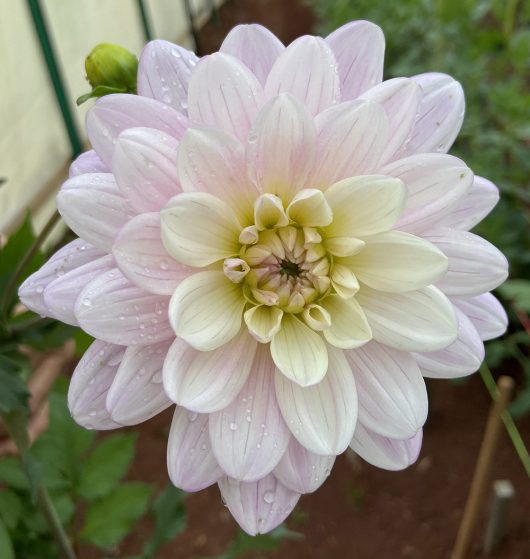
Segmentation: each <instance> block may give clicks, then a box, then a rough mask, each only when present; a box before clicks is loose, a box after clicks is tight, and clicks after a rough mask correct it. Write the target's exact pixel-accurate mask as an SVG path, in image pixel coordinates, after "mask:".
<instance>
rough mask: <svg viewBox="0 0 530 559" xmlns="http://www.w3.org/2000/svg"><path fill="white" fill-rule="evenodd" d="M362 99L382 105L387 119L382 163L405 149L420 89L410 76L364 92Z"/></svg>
mask: <svg viewBox="0 0 530 559" xmlns="http://www.w3.org/2000/svg"><path fill="white" fill-rule="evenodd" d="M362 98H363V99H368V100H369V101H373V102H374V103H379V104H380V105H382V106H383V108H384V109H385V112H386V116H387V118H388V140H387V142H386V145H385V147H384V150H383V153H382V155H381V160H380V164H381V165H383V164H385V163H386V162H388V161H392V160H393V159H396V158H397V157H399V154H400V153H401V152H402V151H403V149H404V146H405V144H406V142H407V140H408V138H409V136H410V131H411V129H412V125H413V124H414V121H415V120H416V115H417V113H418V107H419V105H420V100H421V88H420V86H419V85H418V84H417V83H416V82H415V81H413V80H411V79H410V78H393V79H391V80H386V81H384V82H383V83H380V84H379V85H376V86H375V87H372V88H371V89H369V90H368V91H365V92H364V93H363V94H362Z"/></svg>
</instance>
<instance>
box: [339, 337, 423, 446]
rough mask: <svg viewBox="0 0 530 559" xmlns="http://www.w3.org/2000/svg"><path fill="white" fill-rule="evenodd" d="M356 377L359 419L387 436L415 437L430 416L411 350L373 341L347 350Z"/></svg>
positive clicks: (421, 379)
mask: <svg viewBox="0 0 530 559" xmlns="http://www.w3.org/2000/svg"><path fill="white" fill-rule="evenodd" d="M345 355H346V358H347V360H348V363H349V365H350V367H351V370H352V372H353V376H354V378H355V385H356V387H357V397H358V399H359V421H360V422H361V423H362V424H363V425H364V426H365V427H367V428H368V429H370V430H371V431H374V432H375V433H378V434H379V435H381V436H384V437H393V438H398V439H403V438H408V437H412V436H413V435H415V434H416V432H417V431H418V430H419V429H421V427H422V426H423V424H424V423H425V420H426V419H427V410H428V402H427V390H426V388H425V382H424V380H423V378H422V376H421V372H420V369H419V368H418V365H417V364H416V363H415V361H414V359H413V358H412V356H411V354H410V353H406V352H403V351H397V350H395V349H392V348H390V347H388V346H385V345H382V344H378V343H377V342H371V343H369V344H367V345H365V346H364V347H362V348H358V349H352V350H349V351H347V352H345Z"/></svg>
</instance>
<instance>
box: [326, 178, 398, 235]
mask: <svg viewBox="0 0 530 559" xmlns="http://www.w3.org/2000/svg"><path fill="white" fill-rule="evenodd" d="M325 196H326V199H327V201H328V203H329V205H330V206H331V209H332V211H333V223H332V224H331V225H329V226H328V227H325V228H323V231H324V233H325V236H326V237H358V236H360V235H361V236H365V235H374V234H376V233H381V232H382V231H387V230H388V229H390V228H391V227H392V226H393V225H394V223H395V222H396V221H397V220H398V218H399V216H400V215H401V212H402V210H403V206H404V204H405V187H404V186H403V183H402V182H401V181H400V180H399V179H394V178H392V177H385V176H382V175H366V176H360V177H353V178H350V179H344V180H342V181H340V182H337V183H335V184H334V185H332V186H331V187H330V188H328V189H327V190H326V192H325Z"/></svg>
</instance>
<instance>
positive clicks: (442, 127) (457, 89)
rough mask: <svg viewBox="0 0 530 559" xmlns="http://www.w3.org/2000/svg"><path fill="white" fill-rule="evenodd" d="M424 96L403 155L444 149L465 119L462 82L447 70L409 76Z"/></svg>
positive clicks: (451, 142) (446, 148) (448, 145)
mask: <svg viewBox="0 0 530 559" xmlns="http://www.w3.org/2000/svg"><path fill="white" fill-rule="evenodd" d="M412 79H413V80H415V81H417V82H418V83H419V84H420V86H421V88H422V90H423V97H422V100H421V103H420V108H419V111H418V117H417V119H416V123H415V124H414V127H413V129H412V134H411V138H410V140H409V142H408V143H407V146H406V148H405V152H404V153H403V155H412V154H414V153H426V152H432V151H434V152H439V153H446V152H447V151H449V148H450V147H451V146H452V144H453V142H454V140H455V138H456V137H457V135H458V132H459V131H460V127H461V126H462V121H463V120H464V111H465V100H464V91H463V90H462V86H461V85H460V84H459V83H458V82H457V81H455V80H454V79H453V78H452V77H451V76H448V75H447V74H439V73H436V72H431V73H427V74H419V75H417V76H412Z"/></svg>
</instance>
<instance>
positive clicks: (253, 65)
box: [219, 23, 285, 85]
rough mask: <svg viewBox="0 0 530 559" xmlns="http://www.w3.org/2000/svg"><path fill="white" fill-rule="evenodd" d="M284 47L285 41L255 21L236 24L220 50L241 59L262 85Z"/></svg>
mask: <svg viewBox="0 0 530 559" xmlns="http://www.w3.org/2000/svg"><path fill="white" fill-rule="evenodd" d="M284 49H285V47H284V46H283V43H282V42H281V41H280V40H279V39H278V38H277V37H276V36H275V35H273V34H272V33H271V32H270V31H269V30H268V29H267V28H265V27H263V26H262V25H258V24H255V23H254V24H251V25H236V26H235V27H234V28H233V29H232V30H231V31H230V33H228V35H227V36H226V38H225V40H224V41H223V43H222V45H221V48H220V49H219V51H220V52H224V53H225V54H231V55H232V56H234V57H235V58H237V59H239V60H241V62H243V63H244V64H245V65H246V66H247V67H248V68H249V69H250V70H251V71H252V73H253V74H254V75H255V76H256V77H257V78H258V80H259V82H260V83H261V85H265V82H266V81H267V76H268V75H269V72H270V70H271V68H272V65H273V64H274V62H275V61H276V59H277V58H278V56H279V55H280V54H281V53H282V51H283V50H284Z"/></svg>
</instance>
